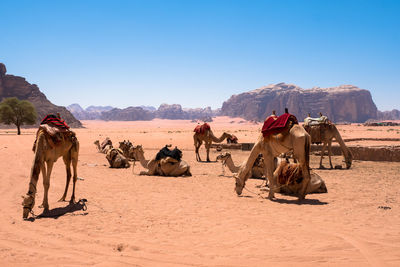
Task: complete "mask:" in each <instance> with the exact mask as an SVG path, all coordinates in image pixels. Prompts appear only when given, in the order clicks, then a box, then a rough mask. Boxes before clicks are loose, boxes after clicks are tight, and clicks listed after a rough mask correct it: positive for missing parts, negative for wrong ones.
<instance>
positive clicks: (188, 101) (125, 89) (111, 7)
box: [0, 0, 400, 110]
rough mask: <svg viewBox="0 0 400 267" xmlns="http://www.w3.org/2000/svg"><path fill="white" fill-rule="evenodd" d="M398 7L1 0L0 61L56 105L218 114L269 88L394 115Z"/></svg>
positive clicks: (399, 77)
mask: <svg viewBox="0 0 400 267" xmlns="http://www.w3.org/2000/svg"><path fill="white" fill-rule="evenodd" d="M399 14H400V1H388V0H380V1H379V0H376V1H367V0H359V1H351V0H347V1H327V0H326V1H323V0H320V1H311V0H309V1H306V0H304V1H301V0H296V1H289V0H287V1H285V0H282V1H277V0H276V1H256V0H252V1H245V0H243V1H234V0H229V1H228V0H227V1H223V0H215V1H205V0H201V1H194V0H186V1H168V0H164V1H153V0H147V1H145V0H140V1H139V0H138V1H134V0H132V1H120V0H113V1H111V0H110V1H99V0H96V1H89V0H79V1H78V0H68V1H40V0H36V1H34V0H30V1H18V0H14V1H8V0H1V1H0V25H1V34H0V62H3V63H5V64H6V66H7V70H8V73H9V74H14V75H18V76H24V77H26V78H27V80H28V81H29V82H31V83H36V84H37V85H38V86H39V87H40V89H41V91H42V92H44V93H45V94H46V95H47V97H48V98H49V99H50V100H51V101H52V102H53V103H55V104H58V105H69V104H72V103H79V104H81V105H82V106H83V107H86V106H89V105H112V106H117V107H122V108H123V107H127V106H139V105H152V106H155V107H158V106H159V105H160V104H161V103H169V104H173V103H178V104H182V106H184V107H205V106H211V107H213V108H218V107H221V105H222V103H223V101H225V100H227V99H228V98H229V97H230V96H231V95H232V94H237V93H241V92H244V91H248V90H252V89H256V88H259V87H261V86H263V85H267V84H271V83H279V82H286V83H293V84H296V85H298V86H300V87H303V88H311V87H314V86H319V87H332V86H338V85H341V84H353V85H356V86H359V87H360V88H364V89H368V90H370V91H371V94H372V97H373V100H374V101H375V103H376V105H377V107H378V109H380V110H391V109H393V108H397V109H400V102H399V99H400V66H399V64H400V15H399Z"/></svg>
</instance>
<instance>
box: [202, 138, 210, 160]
mask: <svg viewBox="0 0 400 267" xmlns="http://www.w3.org/2000/svg"><path fill="white" fill-rule="evenodd" d="M204 145H205V147H206V151H207V162H210V147H211V143H207V142H206V143H205V144H204Z"/></svg>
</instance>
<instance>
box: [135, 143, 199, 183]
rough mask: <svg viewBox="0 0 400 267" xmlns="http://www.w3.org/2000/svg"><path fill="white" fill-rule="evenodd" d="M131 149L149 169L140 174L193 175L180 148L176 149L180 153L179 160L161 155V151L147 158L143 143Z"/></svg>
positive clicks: (136, 157) (144, 166)
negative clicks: (182, 158) (183, 158)
mask: <svg viewBox="0 0 400 267" xmlns="http://www.w3.org/2000/svg"><path fill="white" fill-rule="evenodd" d="M164 149H165V148H164ZM174 150H175V149H174ZM174 150H172V151H174ZM131 151H132V152H133V153H134V156H135V159H138V160H139V161H140V164H141V165H142V166H143V168H145V169H147V171H142V172H140V175H159V176H192V174H191V173H190V166H189V164H188V163H187V162H186V161H184V160H181V159H180V158H181V157H182V152H180V150H179V149H176V150H175V151H176V152H178V151H179V152H178V153H180V157H179V160H178V159H175V158H173V157H170V156H165V157H164V156H161V157H160V156H159V154H160V152H161V151H160V152H159V153H157V155H156V156H154V158H153V159H151V160H146V159H145V157H144V151H143V148H142V146H141V145H138V146H136V147H133V148H131Z"/></svg>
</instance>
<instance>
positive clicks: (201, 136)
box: [193, 123, 232, 162]
mask: <svg viewBox="0 0 400 267" xmlns="http://www.w3.org/2000/svg"><path fill="white" fill-rule="evenodd" d="M194 132H195V134H194V135H193V139H194V147H195V152H196V160H197V161H201V158H200V154H199V148H200V146H201V145H202V144H203V142H204V145H205V147H206V151H207V162H210V147H211V144H212V142H214V143H221V142H222V141H224V140H225V139H226V138H231V137H232V135H230V134H228V133H223V134H222V135H221V136H220V137H219V138H217V137H216V136H215V135H214V134H213V132H212V131H211V128H210V126H209V125H208V124H207V123H204V124H203V125H201V126H200V125H198V126H197V127H196V128H195V130H194Z"/></svg>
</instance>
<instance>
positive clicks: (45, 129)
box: [32, 116, 77, 151]
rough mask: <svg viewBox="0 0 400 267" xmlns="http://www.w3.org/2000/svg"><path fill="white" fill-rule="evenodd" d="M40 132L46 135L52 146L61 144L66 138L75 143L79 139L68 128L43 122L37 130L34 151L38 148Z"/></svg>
mask: <svg viewBox="0 0 400 267" xmlns="http://www.w3.org/2000/svg"><path fill="white" fill-rule="evenodd" d="M46 117H47V116H46ZM40 134H44V135H45V137H46V140H47V142H48V144H49V145H50V147H51V148H54V147H56V146H58V145H60V144H61V143H62V142H63V141H65V140H66V139H69V140H70V141H71V142H72V143H73V144H75V142H76V140H77V139H76V135H75V133H74V132H73V131H71V130H69V129H68V128H65V127H58V126H54V124H41V125H39V129H38V130H37V132H36V139H35V142H34V143H33V147H32V150H33V151H35V150H36V142H37V139H38V137H39V135H40Z"/></svg>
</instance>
